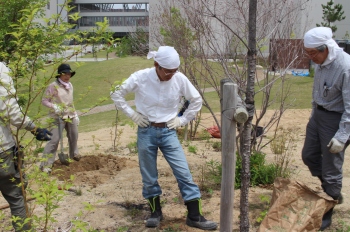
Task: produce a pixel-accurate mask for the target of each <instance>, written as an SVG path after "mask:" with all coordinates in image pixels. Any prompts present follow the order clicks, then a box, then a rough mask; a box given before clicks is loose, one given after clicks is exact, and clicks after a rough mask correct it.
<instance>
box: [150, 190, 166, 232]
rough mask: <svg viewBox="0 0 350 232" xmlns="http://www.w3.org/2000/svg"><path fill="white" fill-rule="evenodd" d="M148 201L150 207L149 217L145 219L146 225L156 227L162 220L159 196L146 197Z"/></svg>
mask: <svg viewBox="0 0 350 232" xmlns="http://www.w3.org/2000/svg"><path fill="white" fill-rule="evenodd" d="M147 200H148V203H149V206H150V208H151V217H150V218H148V219H147V221H146V227H157V226H159V223H160V221H161V220H163V214H162V207H161V206H160V198H159V196H155V197H151V198H148V199H147Z"/></svg>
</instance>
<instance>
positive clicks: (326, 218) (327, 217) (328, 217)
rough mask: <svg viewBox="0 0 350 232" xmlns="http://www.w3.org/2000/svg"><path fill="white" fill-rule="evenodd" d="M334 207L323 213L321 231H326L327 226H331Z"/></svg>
mask: <svg viewBox="0 0 350 232" xmlns="http://www.w3.org/2000/svg"><path fill="white" fill-rule="evenodd" d="M333 209H334V207H333V208H331V209H330V210H328V212H327V213H325V214H324V215H323V218H322V225H321V228H320V231H324V230H325V229H326V228H328V227H330V226H331V224H332V214H333Z"/></svg>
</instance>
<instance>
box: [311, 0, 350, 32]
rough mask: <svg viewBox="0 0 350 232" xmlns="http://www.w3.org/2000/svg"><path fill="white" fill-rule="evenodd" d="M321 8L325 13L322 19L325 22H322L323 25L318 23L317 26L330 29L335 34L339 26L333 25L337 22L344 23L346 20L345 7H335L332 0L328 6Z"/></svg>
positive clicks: (336, 5) (339, 5) (337, 5)
mask: <svg viewBox="0 0 350 232" xmlns="http://www.w3.org/2000/svg"><path fill="white" fill-rule="evenodd" d="M321 6H322V11H323V16H322V19H323V21H324V22H321V24H318V23H316V26H317V27H320V26H323V27H330V28H331V29H332V31H333V32H336V31H337V26H335V25H332V23H333V22H335V21H342V20H344V19H345V15H344V11H343V5H341V4H335V5H334V2H333V0H330V1H329V2H327V4H326V5H323V4H321Z"/></svg>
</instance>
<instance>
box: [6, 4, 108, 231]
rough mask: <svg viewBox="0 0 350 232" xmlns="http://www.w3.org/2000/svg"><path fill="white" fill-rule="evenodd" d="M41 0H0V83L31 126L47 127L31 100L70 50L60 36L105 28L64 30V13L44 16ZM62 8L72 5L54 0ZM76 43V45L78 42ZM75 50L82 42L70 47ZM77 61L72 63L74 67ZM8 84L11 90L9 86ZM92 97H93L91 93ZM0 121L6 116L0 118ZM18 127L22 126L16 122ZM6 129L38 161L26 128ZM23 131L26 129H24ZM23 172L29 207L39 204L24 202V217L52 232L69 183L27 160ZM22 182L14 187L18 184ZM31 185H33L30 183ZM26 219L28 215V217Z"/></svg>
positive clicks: (80, 36) (94, 37)
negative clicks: (5, 71) (4, 73)
mask: <svg viewBox="0 0 350 232" xmlns="http://www.w3.org/2000/svg"><path fill="white" fill-rule="evenodd" d="M46 4H47V0H34V1H22V0H19V1H13V0H10V1H3V2H2V3H1V4H0V12H1V16H0V21H1V22H2V27H1V29H0V40H1V41H0V60H1V61H5V62H6V63H7V64H8V67H9V69H10V70H11V72H10V73H9V75H10V76H11V77H12V79H13V86H8V85H7V86H5V85H4V84H3V83H0V85H1V86H0V87H2V88H5V89H6V90H7V91H8V93H10V94H12V95H10V97H12V98H16V99H19V103H20V105H21V108H22V112H23V114H24V115H25V116H28V115H29V114H30V116H31V119H32V120H33V121H34V122H35V124H36V126H40V127H47V124H46V123H49V122H46V121H45V120H42V118H43V117H44V116H46V115H47V111H45V110H42V107H41V106H39V104H38V105H37V107H36V108H33V105H35V104H34V103H35V102H39V101H40V100H41V98H42V95H43V92H44V90H45V89H46V87H47V85H48V84H49V83H51V82H52V81H53V79H54V77H55V75H56V73H57V67H58V65H60V64H61V63H62V62H66V61H67V60H69V59H70V57H65V56H64V54H65V51H66V50H68V49H70V48H69V47H67V46H63V44H64V42H65V41H70V40H71V39H75V40H76V41H77V42H79V43H80V42H82V41H83V40H85V43H86V44H89V43H91V42H96V41H101V39H102V38H103V36H104V35H105V31H107V29H108V22H107V21H106V20H104V21H103V22H99V23H97V26H98V28H97V29H95V31H94V33H93V34H89V36H87V35H88V33H89V32H79V31H77V32H74V33H70V32H69V31H70V29H71V28H72V27H73V26H74V25H73V24H70V23H67V19H66V16H64V18H63V17H61V15H60V14H53V15H52V16H51V17H50V18H45V13H46ZM60 7H62V8H63V9H64V11H67V12H69V11H70V10H71V9H72V8H71V6H70V5H69V1H65V2H64V3H63V4H62V5H60ZM68 17H70V19H72V20H73V21H75V20H77V19H78V18H79V16H78V15H77V14H69V16H68ZM78 47H79V46H78ZM75 49H76V52H80V51H79V49H83V47H80V48H75ZM48 54H57V55H58V56H57V58H52V60H51V62H50V65H48V64H46V62H47V57H48ZM79 65H80V64H76V67H79ZM12 88H14V89H15V90H16V91H17V92H15V91H13V89H12ZM95 98H96V96H95ZM2 120H5V121H6V120H7V119H6V118H5V117H2ZM17 126H18V127H22V128H23V127H24V126H23V125H22V126H21V125H17ZM12 129H13V130H12V131H11V132H12V134H13V136H14V138H15V139H16V143H17V144H18V145H22V146H24V153H25V154H26V155H25V156H24V160H26V161H30V163H31V164H36V163H38V162H40V161H41V159H40V158H39V157H38V152H39V151H40V150H42V146H43V143H42V142H38V141H36V140H34V139H33V136H30V139H28V138H27V137H29V136H27V133H28V132H27V131H25V130H21V131H19V130H18V129H17V128H12ZM28 134H29V133H28ZM23 172H25V173H26V174H27V178H28V182H29V183H30V184H29V186H28V188H27V189H26V190H24V188H23V189H22V191H23V195H28V196H31V197H34V198H35V199H36V200H35V202H33V205H32V207H33V209H34V208H39V207H38V206H41V208H42V209H43V210H41V211H30V210H29V208H28V207H26V209H27V216H28V217H29V219H31V221H32V227H33V231H39V230H40V231H41V230H42V231H52V228H51V227H52V224H53V223H54V222H55V221H56V219H55V217H54V216H53V215H54V211H55V210H56V209H57V208H58V207H59V202H60V201H62V199H63V197H64V196H65V192H64V190H63V189H67V188H69V186H70V184H68V183H64V184H59V183H58V182H57V180H56V179H54V178H51V177H49V176H48V175H47V174H46V173H44V172H41V171H40V170H39V169H38V167H36V165H28V167H24V169H23V170H21V173H23ZM24 184H25V182H24V179H22V183H20V185H19V186H24ZM31 186H35V187H31ZM29 219H28V220H29Z"/></svg>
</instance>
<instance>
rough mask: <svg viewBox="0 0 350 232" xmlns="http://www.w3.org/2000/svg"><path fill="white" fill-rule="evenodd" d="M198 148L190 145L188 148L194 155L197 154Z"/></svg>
mask: <svg viewBox="0 0 350 232" xmlns="http://www.w3.org/2000/svg"><path fill="white" fill-rule="evenodd" d="M197 150H198V149H197V147H196V146H192V145H189V146H188V151H189V152H191V153H194V154H197Z"/></svg>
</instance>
